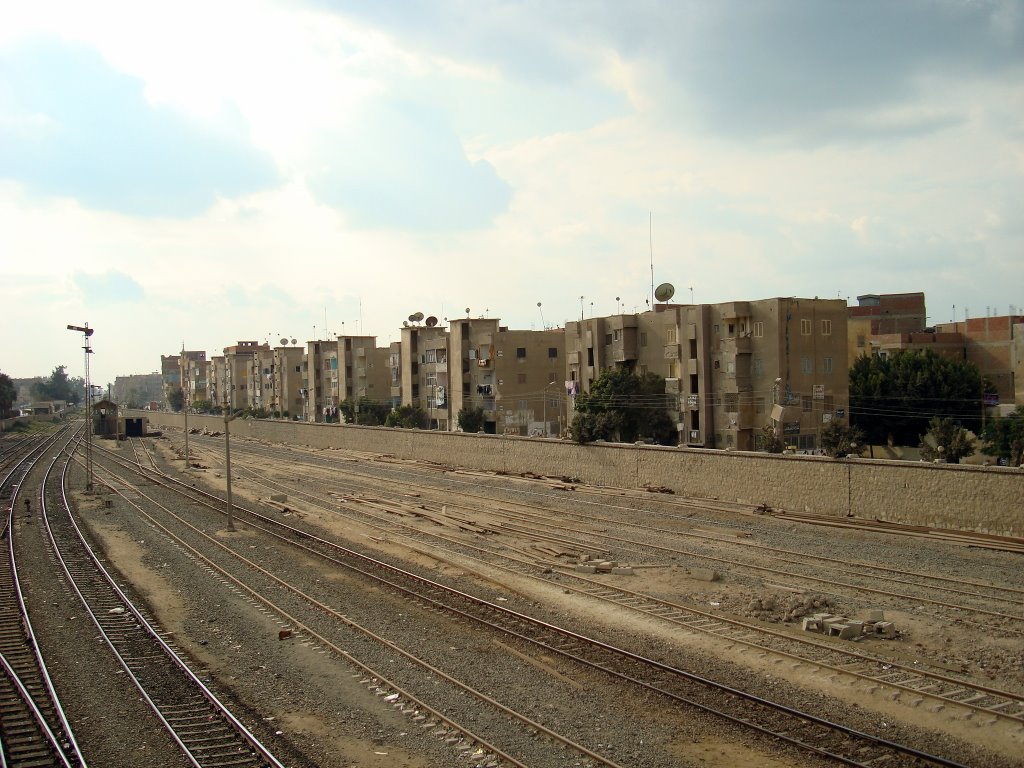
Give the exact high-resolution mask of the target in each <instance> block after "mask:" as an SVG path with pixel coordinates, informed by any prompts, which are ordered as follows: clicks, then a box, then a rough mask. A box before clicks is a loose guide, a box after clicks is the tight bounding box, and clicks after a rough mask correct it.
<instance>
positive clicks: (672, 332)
mask: <svg viewBox="0 0 1024 768" xmlns="http://www.w3.org/2000/svg"><path fill="white" fill-rule="evenodd" d="M665 343H666V344H675V343H676V327H675V326H674V325H672V326H669V327H668V328H666V329H665Z"/></svg>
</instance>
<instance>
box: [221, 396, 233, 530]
mask: <svg viewBox="0 0 1024 768" xmlns="http://www.w3.org/2000/svg"><path fill="white" fill-rule="evenodd" d="M234 420H235V416H234V415H233V414H230V413H225V414H224V464H225V467H226V473H227V475H226V476H227V479H228V492H227V513H228V524H227V529H228V530H229V531H233V530H235V521H234V519H233V518H232V516H231V514H232V506H231V428H230V424H231V422H232V421H234Z"/></svg>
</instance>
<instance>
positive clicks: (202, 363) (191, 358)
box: [178, 350, 210, 407]
mask: <svg viewBox="0 0 1024 768" xmlns="http://www.w3.org/2000/svg"><path fill="white" fill-rule="evenodd" d="M178 366H179V370H178V378H179V380H180V382H181V390H182V393H183V394H184V395H185V406H186V407H191V406H192V403H195V402H197V401H199V400H208V399H209V384H210V367H209V364H208V361H207V359H206V352H204V351H201V350H183V351H182V353H181V354H180V355H178Z"/></svg>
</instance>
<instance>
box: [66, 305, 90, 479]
mask: <svg viewBox="0 0 1024 768" xmlns="http://www.w3.org/2000/svg"><path fill="white" fill-rule="evenodd" d="M68 330H69V331H78V332H79V333H81V334H82V340H83V345H82V349H84V350H85V490H86V491H87V492H92V387H91V386H90V384H91V382H90V381H89V355H91V354H92V348H91V347H90V346H89V337H90V336H92V335H93V334H94V333H95V332H96V329H95V328H90V327H89V324H88V323H86V324H85V325H84V326H83V325H69V326H68Z"/></svg>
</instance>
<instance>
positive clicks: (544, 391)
mask: <svg viewBox="0 0 1024 768" xmlns="http://www.w3.org/2000/svg"><path fill="white" fill-rule="evenodd" d="M557 383H558V382H557V381H549V382H548V383H547V384H545V385H544V389H542V390H541V393H540V394H541V398H542V399H543V400H544V406H543V411H542V413H543V414H544V415H543V417H542V418H543V419H544V437H551V430H550V429H549V428H548V387H550V386H551V385H552V384H557Z"/></svg>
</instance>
